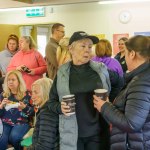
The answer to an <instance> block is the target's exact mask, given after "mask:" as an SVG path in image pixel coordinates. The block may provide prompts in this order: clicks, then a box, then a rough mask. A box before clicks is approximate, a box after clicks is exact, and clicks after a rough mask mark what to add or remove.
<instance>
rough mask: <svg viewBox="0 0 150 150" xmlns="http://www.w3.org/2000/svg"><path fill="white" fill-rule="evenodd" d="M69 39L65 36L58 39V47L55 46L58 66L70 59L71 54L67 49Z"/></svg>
mask: <svg viewBox="0 0 150 150" xmlns="http://www.w3.org/2000/svg"><path fill="white" fill-rule="evenodd" d="M69 39H70V38H68V37H65V38H63V39H61V40H60V42H59V45H60V46H58V48H57V53H56V58H57V62H58V66H61V65H62V64H64V63H66V62H68V61H70V60H71V59H72V58H71V54H70V51H69V48H68V47H69Z"/></svg>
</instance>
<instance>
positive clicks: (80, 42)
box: [49, 31, 110, 150]
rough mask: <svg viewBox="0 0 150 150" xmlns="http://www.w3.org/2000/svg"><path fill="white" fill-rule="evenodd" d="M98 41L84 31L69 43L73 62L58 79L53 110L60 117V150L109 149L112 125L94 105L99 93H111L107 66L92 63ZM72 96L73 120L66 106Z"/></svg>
mask: <svg viewBox="0 0 150 150" xmlns="http://www.w3.org/2000/svg"><path fill="white" fill-rule="evenodd" d="M98 41H99V40H98V38H97V37H95V36H89V35H88V34H87V33H85V32H83V31H79V32H75V33H74V34H73V35H72V36H71V38H70V41H69V51H70V53H71V55H72V61H71V62H68V63H66V64H64V65H62V66H60V68H59V70H58V72H57V76H56V78H55V79H54V82H53V85H52V88H51V92H50V101H49V109H50V111H53V112H55V113H57V114H59V132H60V150H77V149H78V150H91V149H92V150H100V149H103V150H104V149H105V150H107V149H108V148H106V147H107V146H108V147H109V143H108V142H109V128H108V125H106V122H105V121H104V120H103V118H102V116H101V115H100V114H99V113H98V111H97V110H96V109H95V108H94V105H93V101H92V99H93V94H94V90H95V89H97V88H105V89H107V90H108V91H110V80H109V73H108V71H107V68H106V66H105V65H104V64H102V63H95V62H93V61H90V59H91V52H92V45H93V44H96V43H98ZM68 94H74V95H75V103H76V113H75V114H73V115H71V116H69V115H68V113H69V112H70V107H69V106H67V105H66V103H65V102H62V97H63V96H65V95H68ZM106 145H107V146H106Z"/></svg>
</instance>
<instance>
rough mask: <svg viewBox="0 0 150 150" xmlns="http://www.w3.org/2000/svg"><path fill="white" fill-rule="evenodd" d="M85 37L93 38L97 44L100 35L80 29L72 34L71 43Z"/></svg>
mask: <svg viewBox="0 0 150 150" xmlns="http://www.w3.org/2000/svg"><path fill="white" fill-rule="evenodd" d="M85 38H88V39H91V40H92V41H93V44H96V43H98V42H99V39H98V37H96V36H92V35H88V34H87V33H86V32H84V31H78V32H74V33H73V35H72V36H71V38H70V40H69V45H71V44H72V43H73V42H75V41H78V40H82V39H85Z"/></svg>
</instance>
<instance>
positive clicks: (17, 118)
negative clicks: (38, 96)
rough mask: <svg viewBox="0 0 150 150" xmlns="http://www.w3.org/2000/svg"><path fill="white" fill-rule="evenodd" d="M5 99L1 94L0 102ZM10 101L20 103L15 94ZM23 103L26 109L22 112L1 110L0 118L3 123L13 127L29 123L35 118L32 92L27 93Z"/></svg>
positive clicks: (10, 97)
mask: <svg viewBox="0 0 150 150" xmlns="http://www.w3.org/2000/svg"><path fill="white" fill-rule="evenodd" d="M3 99H4V97H3V94H0V102H2V101H3ZM8 100H10V101H12V102H19V101H18V100H17V99H16V97H15V95H13V94H11V95H10V96H9V97H8ZM21 101H22V102H23V103H24V104H26V107H25V108H24V109H22V110H21V109H19V108H11V109H9V110H6V109H5V108H3V109H0V118H1V119H2V122H3V123H6V124H9V125H12V126H13V125H15V124H25V123H29V120H30V118H32V116H34V106H33V104H32V100H31V94H30V92H28V91H27V92H26V93H25V95H24V97H23V99H22V100H21Z"/></svg>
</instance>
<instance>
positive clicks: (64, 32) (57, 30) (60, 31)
mask: <svg viewBox="0 0 150 150" xmlns="http://www.w3.org/2000/svg"><path fill="white" fill-rule="evenodd" d="M57 31H59V32H61V33H63V34H65V31H61V30H57Z"/></svg>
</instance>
